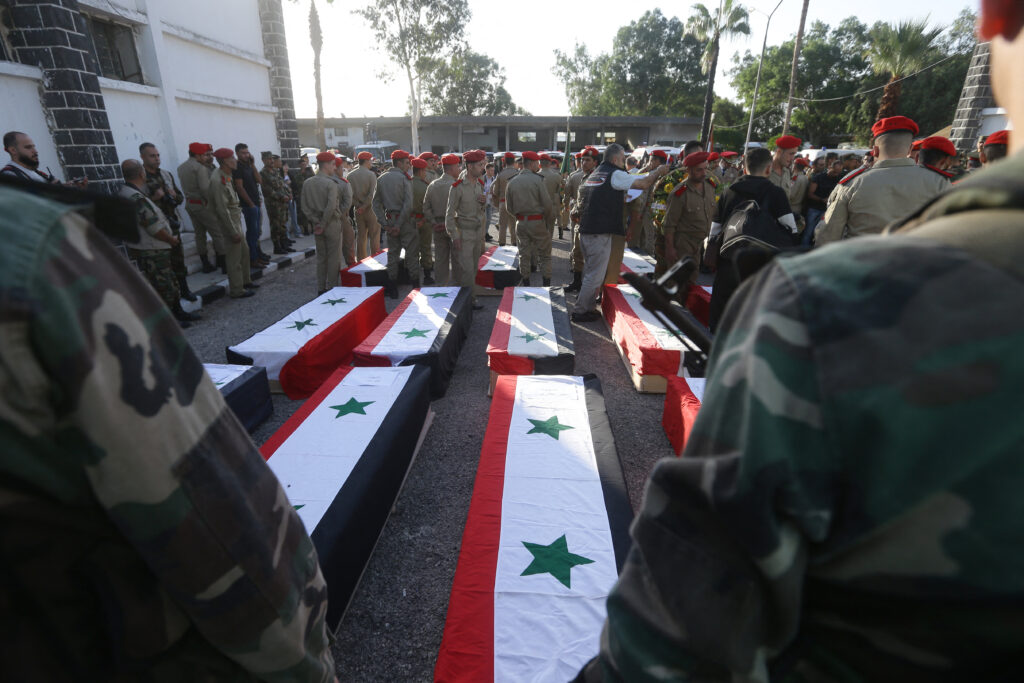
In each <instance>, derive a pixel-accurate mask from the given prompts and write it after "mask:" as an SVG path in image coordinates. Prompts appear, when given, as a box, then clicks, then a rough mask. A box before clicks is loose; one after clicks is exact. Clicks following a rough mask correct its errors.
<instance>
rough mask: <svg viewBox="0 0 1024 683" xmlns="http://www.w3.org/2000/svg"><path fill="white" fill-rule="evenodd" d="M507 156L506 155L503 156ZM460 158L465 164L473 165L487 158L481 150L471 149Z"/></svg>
mask: <svg viewBox="0 0 1024 683" xmlns="http://www.w3.org/2000/svg"><path fill="white" fill-rule="evenodd" d="M505 156H506V157H507V156H508V155H507V154H506V155H505ZM462 158H463V159H465V160H466V163H467V164H473V163H476V162H477V161H483V160H484V159H486V158H487V153H486V152H484V151H483V150H482V149H471V150H469V151H468V152H466V153H465V154H463V155H462Z"/></svg>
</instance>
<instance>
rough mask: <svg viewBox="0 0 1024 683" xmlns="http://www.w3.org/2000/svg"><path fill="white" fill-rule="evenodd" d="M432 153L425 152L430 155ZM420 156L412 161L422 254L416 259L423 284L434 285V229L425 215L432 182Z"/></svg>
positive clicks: (414, 216) (414, 214)
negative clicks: (425, 199)
mask: <svg viewBox="0 0 1024 683" xmlns="http://www.w3.org/2000/svg"><path fill="white" fill-rule="evenodd" d="M429 153H430V152H424V154H429ZM422 156H423V155H420V157H418V158H414V159H411V160H410V163H411V164H412V221H413V224H414V225H415V226H416V231H417V232H418V233H419V240H420V253H419V255H418V256H414V258H419V260H420V269H421V270H422V271H423V284H425V285H432V284H434V277H433V269H434V257H433V254H432V251H433V246H434V240H433V234H434V228H433V227H432V226H431V225H430V224H429V223H428V222H427V219H426V217H425V216H424V214H423V198H424V197H425V196H426V194H427V187H429V186H430V182H429V181H428V180H427V172H428V166H429V163H428V162H427V160H426V159H423V158H422Z"/></svg>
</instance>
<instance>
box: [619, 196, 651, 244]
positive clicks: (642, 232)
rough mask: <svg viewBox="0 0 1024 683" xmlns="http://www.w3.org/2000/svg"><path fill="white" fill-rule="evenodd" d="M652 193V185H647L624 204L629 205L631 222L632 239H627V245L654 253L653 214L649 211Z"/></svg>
mask: <svg viewBox="0 0 1024 683" xmlns="http://www.w3.org/2000/svg"><path fill="white" fill-rule="evenodd" d="M653 193H654V186H653V185H652V186H651V187H648V188H647V189H646V190H644V191H643V194H641V195H640V196H639V197H637V198H636V199H634V200H633V201H631V202H629V203H628V204H626V206H627V207H629V212H630V221H631V222H632V224H633V239H631V240H629V246H630V247H631V248H634V249H643V250H645V251H647V253H649V254H652V255H653V254H654V238H655V235H654V232H655V231H654V216H653V214H652V213H651V196H652V195H653Z"/></svg>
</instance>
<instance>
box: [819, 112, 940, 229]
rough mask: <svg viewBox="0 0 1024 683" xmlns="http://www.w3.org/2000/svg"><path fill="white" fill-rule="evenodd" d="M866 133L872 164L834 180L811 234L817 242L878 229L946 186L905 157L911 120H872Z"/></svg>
mask: <svg viewBox="0 0 1024 683" xmlns="http://www.w3.org/2000/svg"><path fill="white" fill-rule="evenodd" d="M871 132H872V134H873V136H874V139H875V140H874V149H873V152H874V156H876V157H877V158H878V163H876V164H875V165H874V167H873V168H871V169H863V170H860V171H857V172H855V173H850V174H848V175H846V176H845V177H844V178H843V179H842V180H840V181H839V185H838V186H837V187H836V189H835V190H834V191H833V192H832V195H831V196H830V197H829V200H828V210H827V211H826V212H825V217H824V218H823V219H822V221H821V222H820V223H819V224H818V228H817V230H816V231H815V233H814V241H815V243H816V244H818V245H823V244H828V243H829V242H836V241H838V240H841V239H846V238H848V237H860V236H861V235H869V234H872V233H879V232H881V231H882V228H884V227H885V226H886V225H888V224H889V223H892V222H893V221H895V220H897V219H899V218H903V217H904V216H906V215H907V214H908V213H910V212H911V211H913V210H914V209H916V208H917V207H920V206H921V205H923V204H924V203H925V202H927V201H928V200H929V199H931V198H932V197H934V196H935V195H937V194H939V193H940V192H942V191H943V190H945V189H946V188H948V187H949V180H947V179H946V178H943V177H941V176H939V175H938V174H936V173H932V172H931V171H929V170H928V169H925V168H920V167H919V166H917V165H916V164H915V163H914V160H913V159H909V158H907V155H908V154H909V152H910V146H911V144H912V143H913V141H914V136H915V135H917V132H918V127H917V124H916V123H914V122H913V121H911V120H910V119H908V118H907V117H906V116H892V117H890V118H886V119H882V120H880V121H878V122H877V123H875V125H874V126H872V127H871Z"/></svg>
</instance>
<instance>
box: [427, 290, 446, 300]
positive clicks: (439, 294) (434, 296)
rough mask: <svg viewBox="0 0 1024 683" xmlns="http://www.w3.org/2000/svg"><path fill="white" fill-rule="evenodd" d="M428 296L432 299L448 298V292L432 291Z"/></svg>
mask: <svg viewBox="0 0 1024 683" xmlns="http://www.w3.org/2000/svg"><path fill="white" fill-rule="evenodd" d="M427 296H429V297H430V298H431V299H447V298H448V292H432V293H430V294H427Z"/></svg>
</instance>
